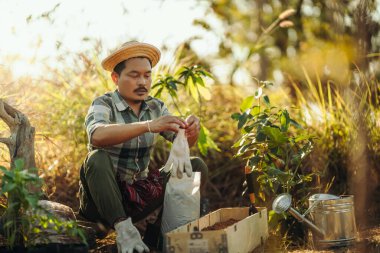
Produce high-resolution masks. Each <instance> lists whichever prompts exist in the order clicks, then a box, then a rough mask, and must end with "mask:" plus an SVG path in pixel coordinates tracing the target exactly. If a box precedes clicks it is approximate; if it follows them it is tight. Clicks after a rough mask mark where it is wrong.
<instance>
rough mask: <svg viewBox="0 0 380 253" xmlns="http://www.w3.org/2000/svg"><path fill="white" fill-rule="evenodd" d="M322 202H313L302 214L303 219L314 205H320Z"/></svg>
mask: <svg viewBox="0 0 380 253" xmlns="http://www.w3.org/2000/svg"><path fill="white" fill-rule="evenodd" d="M321 201H322V200H317V201H315V202H314V203H313V204H312V205H311V206H310V207H309V208H308V209H307V210H306V211H305V212H304V214H303V215H302V216H303V217H305V216H306V215H308V214H309V213H310V212H311V211H312V210H313V209H314V208H315V206H316V205H318V204H319V203H321Z"/></svg>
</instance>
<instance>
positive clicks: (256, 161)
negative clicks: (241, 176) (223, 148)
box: [249, 155, 262, 167]
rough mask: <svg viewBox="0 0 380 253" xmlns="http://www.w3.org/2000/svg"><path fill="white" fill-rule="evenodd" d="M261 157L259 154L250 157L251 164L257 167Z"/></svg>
mask: <svg viewBox="0 0 380 253" xmlns="http://www.w3.org/2000/svg"><path fill="white" fill-rule="evenodd" d="M261 159H262V158H261V157H260V156H258V155H255V156H254V157H251V158H250V159H249V165H250V166H251V167H256V166H257V165H258V164H259V162H260V161H261Z"/></svg>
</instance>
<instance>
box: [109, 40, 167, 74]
mask: <svg viewBox="0 0 380 253" xmlns="http://www.w3.org/2000/svg"><path fill="white" fill-rule="evenodd" d="M160 56H161V53H160V50H159V49H158V48H156V47H155V46H152V45H150V44H147V43H141V42H137V41H130V42H126V43H124V44H123V45H121V47H120V48H119V49H117V50H116V51H114V52H112V53H111V54H110V55H109V56H107V57H106V58H105V59H104V60H103V61H102V67H103V68H104V69H105V70H108V71H111V72H112V71H113V69H114V68H115V66H116V65H117V64H119V63H120V62H122V61H124V60H127V59H130V58H134V57H146V58H148V59H149V60H150V62H151V63H152V67H154V66H155V65H156V64H157V62H158V61H159V60H160Z"/></svg>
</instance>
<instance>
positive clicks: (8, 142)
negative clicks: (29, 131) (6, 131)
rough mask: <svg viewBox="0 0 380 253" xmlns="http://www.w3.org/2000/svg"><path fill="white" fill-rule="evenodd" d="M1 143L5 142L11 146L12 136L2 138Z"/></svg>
mask: <svg viewBox="0 0 380 253" xmlns="http://www.w3.org/2000/svg"><path fill="white" fill-rule="evenodd" d="M0 143H4V144H5V145H7V146H9V145H11V144H12V139H11V138H0Z"/></svg>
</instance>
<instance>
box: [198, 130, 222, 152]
mask: <svg viewBox="0 0 380 253" xmlns="http://www.w3.org/2000/svg"><path fill="white" fill-rule="evenodd" d="M198 148H199V151H200V152H201V154H202V155H204V156H205V155H207V151H208V149H214V150H216V151H220V149H219V147H218V145H216V143H215V142H214V141H213V140H212V139H211V137H210V131H209V130H208V129H207V128H206V127H205V126H204V125H203V124H201V127H200V131H199V136H198Z"/></svg>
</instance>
